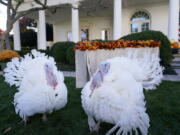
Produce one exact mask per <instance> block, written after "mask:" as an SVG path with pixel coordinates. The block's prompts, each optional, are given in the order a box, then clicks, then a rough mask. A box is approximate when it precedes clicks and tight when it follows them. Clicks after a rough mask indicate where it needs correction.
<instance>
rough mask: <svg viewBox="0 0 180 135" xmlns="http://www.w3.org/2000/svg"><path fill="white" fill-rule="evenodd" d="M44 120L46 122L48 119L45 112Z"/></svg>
mask: <svg viewBox="0 0 180 135" xmlns="http://www.w3.org/2000/svg"><path fill="white" fill-rule="evenodd" d="M42 120H43V121H44V122H46V121H47V120H48V118H47V115H46V113H44V114H43V116H42Z"/></svg>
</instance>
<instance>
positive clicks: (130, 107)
mask: <svg viewBox="0 0 180 135" xmlns="http://www.w3.org/2000/svg"><path fill="white" fill-rule="evenodd" d="M140 63H141V61H139V62H138V61H136V60H133V59H130V58H127V57H117V58H113V59H109V60H106V61H104V62H102V63H101V64H100V65H99V67H98V69H97V71H96V72H95V73H94V75H93V76H92V77H91V79H90V81H89V82H88V83H87V84H86V85H85V86H84V88H83V90H82V92H81V99H82V106H83V109H84V110H85V112H86V114H87V116H88V124H89V128H90V131H98V130H99V127H100V123H101V122H107V123H111V124H114V127H113V128H112V129H110V130H109V131H108V132H107V133H106V135H110V134H112V133H113V132H115V131H117V132H116V135H128V134H130V135H132V134H136V135H138V134H139V132H141V134H142V135H147V133H148V128H149V116H148V114H147V113H146V107H145V105H146V103H145V101H144V100H145V99H144V98H145V97H144V93H143V87H144V88H147V89H149V88H151V89H152V88H155V86H156V85H158V84H159V83H160V82H161V79H162V73H161V72H159V76H156V77H154V78H149V77H150V76H151V75H149V73H150V72H151V71H146V70H145V69H144V68H143V67H146V66H143V65H142V64H141V65H140ZM157 63H159V60H158V59H157ZM157 65H158V64H157ZM151 68H152V66H151ZM146 69H150V68H147V67H146ZM162 69H163V68H162V67H161V66H160V65H159V70H160V71H162ZM153 72H157V71H153ZM156 74H157V73H156Z"/></svg>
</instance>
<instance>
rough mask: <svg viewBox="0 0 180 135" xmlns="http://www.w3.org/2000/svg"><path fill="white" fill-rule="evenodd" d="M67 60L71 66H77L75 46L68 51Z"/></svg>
mask: <svg viewBox="0 0 180 135" xmlns="http://www.w3.org/2000/svg"><path fill="white" fill-rule="evenodd" d="M66 59H67V61H68V63H69V64H70V65H75V51H74V46H70V47H69V48H68V49H67V51H66Z"/></svg>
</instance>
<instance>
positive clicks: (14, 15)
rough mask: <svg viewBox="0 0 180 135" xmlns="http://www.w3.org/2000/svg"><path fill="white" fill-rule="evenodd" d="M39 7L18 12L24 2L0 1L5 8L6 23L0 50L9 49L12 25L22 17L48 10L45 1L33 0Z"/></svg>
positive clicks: (0, 39)
mask: <svg viewBox="0 0 180 135" xmlns="http://www.w3.org/2000/svg"><path fill="white" fill-rule="evenodd" d="M33 2H35V3H36V4H38V5H39V7H35V8H33V7H32V8H31V9H28V10H26V11H22V12H18V9H19V7H20V5H22V4H23V3H24V0H0V4H2V5H4V6H6V7H7V21H6V31H5V32H4V33H3V34H2V35H1V37H0V50H2V49H5V48H6V49H11V47H10V43H9V33H10V31H11V30H12V28H13V24H14V23H15V22H16V21H17V20H18V19H20V18H21V17H23V16H26V15H28V14H30V13H32V12H35V11H39V10H44V9H46V8H48V6H47V0H43V1H41V0H33Z"/></svg>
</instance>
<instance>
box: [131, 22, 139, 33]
mask: <svg viewBox="0 0 180 135" xmlns="http://www.w3.org/2000/svg"><path fill="white" fill-rule="evenodd" d="M131 32H138V24H137V23H133V24H131Z"/></svg>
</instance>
